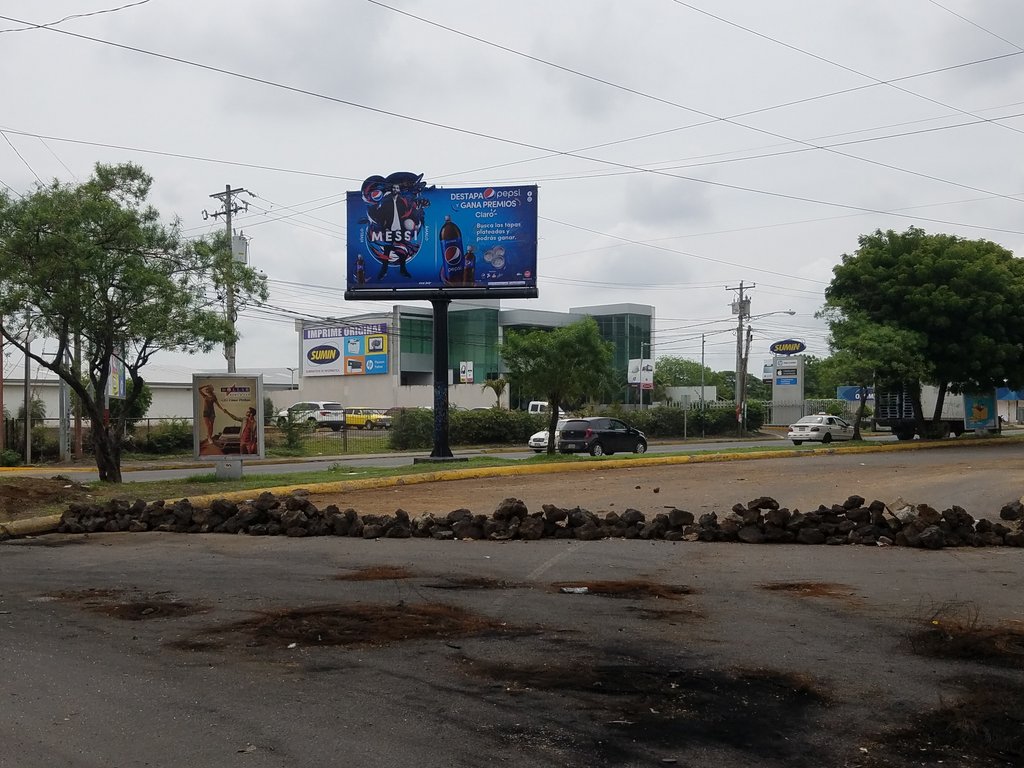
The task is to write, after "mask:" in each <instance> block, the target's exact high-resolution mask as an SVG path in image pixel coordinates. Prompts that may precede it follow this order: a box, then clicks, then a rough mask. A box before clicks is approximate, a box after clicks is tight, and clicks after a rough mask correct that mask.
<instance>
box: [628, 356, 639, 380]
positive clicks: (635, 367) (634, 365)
mask: <svg viewBox="0 0 1024 768" xmlns="http://www.w3.org/2000/svg"><path fill="white" fill-rule="evenodd" d="M641 362H643V361H642V360H641V359H640V358H639V357H635V358H633V359H631V360H630V361H629V365H628V367H627V368H626V383H627V384H639V383H640V363H641Z"/></svg>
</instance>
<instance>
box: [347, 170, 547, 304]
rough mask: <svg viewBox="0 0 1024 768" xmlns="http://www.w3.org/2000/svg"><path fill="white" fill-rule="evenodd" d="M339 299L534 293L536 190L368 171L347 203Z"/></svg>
mask: <svg viewBox="0 0 1024 768" xmlns="http://www.w3.org/2000/svg"><path fill="white" fill-rule="evenodd" d="M347 227H348V248H347V258H346V266H347V270H348V272H347V283H346V290H345V298H346V299H349V300H360V299H388V300H394V299H397V298H402V299H413V298H420V299H432V298H441V297H444V296H450V297H458V298H487V297H504V298H536V296H537V187H536V186H512V187H479V188H477V187H473V188H451V189H440V188H437V187H432V186H428V185H427V184H426V183H425V182H424V181H423V175H422V174H414V173H409V172H404V171H403V172H398V173H392V174H391V175H390V176H388V177H386V178H385V177H383V176H371V177H369V178H368V179H366V180H365V181H364V182H363V185H362V189H361V190H360V191H359V192H349V193H348V200H347Z"/></svg>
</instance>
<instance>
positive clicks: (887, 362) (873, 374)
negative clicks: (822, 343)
mask: <svg viewBox="0 0 1024 768" xmlns="http://www.w3.org/2000/svg"><path fill="white" fill-rule="evenodd" d="M821 316H823V317H824V318H825V319H826V320H827V321H828V325H829V346H830V347H831V348H832V350H833V353H832V355H831V357H829V358H827V361H828V367H829V370H830V371H831V372H832V374H833V375H835V376H837V377H838V378H840V379H841V380H842V381H843V382H844V383H847V384H850V385H852V386H856V387H857V388H858V398H857V415H856V417H855V418H854V426H853V439H854V440H860V423H861V419H863V417H864V411H865V408H866V406H867V397H868V389H869V388H870V387H872V386H878V387H880V388H883V389H884V388H886V387H889V386H893V385H895V384H899V383H902V382H907V381H911V382H913V381H921V380H922V379H925V378H927V377H928V376H929V375H930V366H929V364H928V361H927V360H926V359H925V357H924V351H923V350H924V347H925V340H924V339H923V338H922V336H921V335H920V334H918V333H916V332H914V331H908V330H905V329H902V328H895V327H893V326H891V325H879V324H878V323H873V322H871V321H870V320H869V319H867V318H866V317H865V316H864V315H863V314H859V313H852V314H846V313H844V312H840V311H839V310H836V309H834V308H831V309H827V310H826V311H825V312H823V313H821ZM922 434H923V433H922Z"/></svg>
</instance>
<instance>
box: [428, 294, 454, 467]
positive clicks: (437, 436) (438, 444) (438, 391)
mask: <svg viewBox="0 0 1024 768" xmlns="http://www.w3.org/2000/svg"><path fill="white" fill-rule="evenodd" d="M451 303H452V302H451V299H448V298H444V299H431V300H430V305H431V306H432V307H433V308H434V450H432V451H431V452H430V458H432V459H449V458H452V449H451V448H450V447H449V445H448V306H449V305H450V304H451Z"/></svg>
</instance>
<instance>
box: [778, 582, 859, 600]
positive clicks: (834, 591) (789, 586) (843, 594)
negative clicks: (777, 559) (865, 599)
mask: <svg viewBox="0 0 1024 768" xmlns="http://www.w3.org/2000/svg"><path fill="white" fill-rule="evenodd" d="M760 587H761V589H766V590H768V591H769V592H787V593H789V594H791V595H799V596H800V597H830V598H833V599H837V600H850V599H853V598H856V597H857V593H856V591H855V590H854V589H852V588H850V587H847V586H844V585H843V584H831V583H829V582H826V581H772V582H768V583H767V584H761V585H760Z"/></svg>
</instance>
